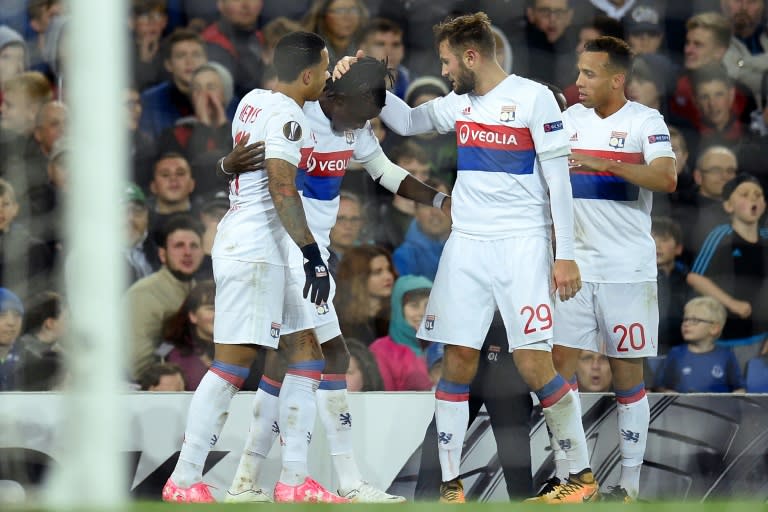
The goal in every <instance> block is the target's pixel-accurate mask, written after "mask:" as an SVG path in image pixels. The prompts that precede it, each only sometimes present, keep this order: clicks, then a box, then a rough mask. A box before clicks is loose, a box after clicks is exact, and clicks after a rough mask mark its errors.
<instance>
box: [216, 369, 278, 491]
mask: <svg viewBox="0 0 768 512" xmlns="http://www.w3.org/2000/svg"><path fill="white" fill-rule="evenodd" d="M280 386H281V384H280V383H279V382H276V381H273V380H271V379H269V378H267V377H262V378H261V382H259V389H258V390H257V391H256V396H255V397H254V400H253V416H252V417H251V426H250V428H249V429H248V438H247V439H246V440H245V448H243V453H242V455H240V464H239V465H238V466H237V471H236V472H235V478H234V479H233V480H232V485H231V486H230V488H229V492H230V493H232V494H240V493H241V492H244V491H247V490H248V489H257V488H258V481H259V475H260V474H261V469H262V466H263V463H264V461H265V460H266V458H267V455H269V451H270V450H271V449H272V445H273V444H274V443H275V438H277V435H278V434H279V433H280V429H279V427H278V417H279V401H278V395H279V394H280Z"/></svg>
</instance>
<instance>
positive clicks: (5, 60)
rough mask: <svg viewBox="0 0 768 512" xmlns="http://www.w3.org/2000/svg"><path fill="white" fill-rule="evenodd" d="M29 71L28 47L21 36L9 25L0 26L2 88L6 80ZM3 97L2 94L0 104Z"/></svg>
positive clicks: (0, 74) (0, 86)
mask: <svg viewBox="0 0 768 512" xmlns="http://www.w3.org/2000/svg"><path fill="white" fill-rule="evenodd" d="M25 69H27V45H26V43H24V38H23V37H21V34H19V33H18V32H16V31H15V30H13V29H12V28H11V27H9V26H8V25H0V88H2V86H3V84H4V83H5V82H6V80H9V79H11V78H13V77H15V76H17V75H20V74H21V73H22V72H24V70H25ZM2 100H3V95H2V92H0V103H2Z"/></svg>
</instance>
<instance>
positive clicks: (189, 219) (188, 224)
mask: <svg viewBox="0 0 768 512" xmlns="http://www.w3.org/2000/svg"><path fill="white" fill-rule="evenodd" d="M176 231H194V232H195V233H197V234H198V236H199V237H200V239H202V238H203V233H204V232H205V228H204V227H203V223H202V222H201V221H199V220H198V219H196V218H195V217H193V216H191V215H190V214H188V213H176V214H173V215H171V216H170V217H168V219H167V220H166V221H165V222H164V223H163V224H162V225H161V226H160V228H159V229H158V230H157V231H156V232H155V243H156V244H157V246H158V247H161V248H163V249H167V248H168V237H169V236H171V234H173V233H174V232H176Z"/></svg>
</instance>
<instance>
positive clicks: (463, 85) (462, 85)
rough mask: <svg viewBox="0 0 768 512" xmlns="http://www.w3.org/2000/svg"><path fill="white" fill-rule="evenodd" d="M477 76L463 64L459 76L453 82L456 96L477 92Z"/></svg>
mask: <svg viewBox="0 0 768 512" xmlns="http://www.w3.org/2000/svg"><path fill="white" fill-rule="evenodd" d="M476 82H477V81H476V80H475V74H474V73H473V72H472V71H470V70H469V69H467V68H466V67H465V66H464V65H463V64H462V65H461V67H460V68H459V74H458V75H457V76H456V80H454V82H453V91H454V92H455V93H456V94H467V93H470V92H472V91H474V90H475V85H476Z"/></svg>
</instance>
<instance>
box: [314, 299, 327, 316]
mask: <svg viewBox="0 0 768 512" xmlns="http://www.w3.org/2000/svg"><path fill="white" fill-rule="evenodd" d="M330 310H331V308H330V307H328V303H327V302H323V303H322V304H320V305H319V306H317V305H316V306H315V311H316V312H317V314H318V315H325V314H327V313H328V312H329V311H330Z"/></svg>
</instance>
